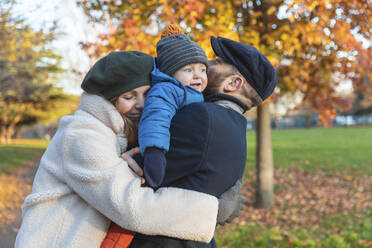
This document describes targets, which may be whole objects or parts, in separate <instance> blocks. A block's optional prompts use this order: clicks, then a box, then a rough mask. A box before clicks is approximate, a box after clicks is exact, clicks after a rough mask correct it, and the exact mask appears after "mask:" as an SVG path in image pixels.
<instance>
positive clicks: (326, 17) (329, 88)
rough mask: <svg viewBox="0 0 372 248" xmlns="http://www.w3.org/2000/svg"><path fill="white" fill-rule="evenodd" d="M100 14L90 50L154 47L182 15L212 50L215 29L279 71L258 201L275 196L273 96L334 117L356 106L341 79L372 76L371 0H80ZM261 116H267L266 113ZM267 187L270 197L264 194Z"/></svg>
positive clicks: (264, 134)
mask: <svg viewBox="0 0 372 248" xmlns="http://www.w3.org/2000/svg"><path fill="white" fill-rule="evenodd" d="M78 4H79V5H80V6H82V7H83V9H84V10H85V13H86V14H87V15H88V16H89V17H90V19H91V20H92V21H93V22H99V23H101V24H104V23H106V24H108V25H109V28H108V32H107V33H104V34H101V35H100V36H99V37H98V38H99V39H98V41H97V42H96V43H89V44H83V46H84V47H85V48H86V49H87V51H88V53H89V54H90V55H91V56H96V57H100V56H102V54H104V53H107V52H108V51H111V50H116V49H118V50H141V51H144V52H148V53H150V54H153V55H154V51H155V44H156V42H157V41H158V40H159V31H160V30H161V29H162V28H163V27H164V26H165V24H167V23H179V24H180V26H181V27H183V28H185V30H186V31H189V32H190V37H191V38H192V39H194V40H195V41H197V42H198V43H199V44H200V45H201V46H202V47H203V48H204V49H205V51H206V52H207V54H208V55H210V56H211V55H213V52H212V50H211V47H210V43H209V37H210V36H211V35H214V36H223V37H228V38H230V39H233V40H237V41H241V42H244V43H246V44H249V45H252V46H255V47H256V48H258V50H260V51H261V52H262V53H263V54H264V55H266V56H267V57H268V59H269V60H270V61H271V63H272V64H273V65H274V66H275V67H276V70H277V73H278V87H277V89H276V91H275V94H274V96H273V97H272V98H271V99H269V100H267V101H266V102H265V104H264V105H262V106H260V107H259V108H258V116H259V121H258V124H259V125H257V132H258V134H257V137H258V140H257V144H258V146H257V148H258V149H257V159H256V160H257V178H258V184H257V185H258V186H257V187H258V189H257V192H258V200H257V206H261V207H269V206H271V205H272V204H273V202H274V201H273V194H272V191H273V190H272V187H273V163H272V156H271V154H272V149H271V134H270V128H269V126H268V125H269V123H270V122H269V121H267V119H269V118H270V117H269V115H268V111H269V107H268V105H269V104H270V101H275V100H276V99H278V97H280V96H282V95H285V94H300V95H301V96H302V102H303V104H306V106H311V107H312V109H314V110H315V111H317V112H318V113H319V120H320V122H321V124H323V125H324V126H329V125H331V120H332V118H334V117H335V114H336V109H337V108H341V109H347V108H349V107H350V106H349V104H348V102H346V101H344V99H342V98H341V97H339V96H338V95H337V94H336V91H335V87H336V86H337V85H338V84H340V83H342V80H346V79H349V80H351V81H352V82H353V85H354V87H355V88H356V89H360V88H361V79H362V78H363V77H369V78H371V73H372V70H371V62H370V60H369V58H370V57H371V55H372V54H371V53H372V49H371V47H367V48H365V47H362V42H361V41H360V40H358V37H361V38H362V39H363V38H364V39H367V40H370V39H371V37H370V32H371V27H370V23H371V19H370V17H371V16H372V15H371V9H372V8H371V1H369V0H368V1H358V0H350V1H341V0H326V1H316V0H256V1H249V0H228V1H226V0H174V1H166V0H149V1H135V0H128V1H116V0H106V1H100V0H93V1H87V0H80V1H78ZM260 118H262V119H261V121H260ZM263 194H264V195H265V197H263Z"/></svg>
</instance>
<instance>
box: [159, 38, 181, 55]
mask: <svg viewBox="0 0 372 248" xmlns="http://www.w3.org/2000/svg"><path fill="white" fill-rule="evenodd" d="M174 40H177V39H173V40H171V41H174ZM164 43H165V42H164ZM164 43H162V44H159V45H158V50H160V49H161V48H163V47H164ZM166 43H168V42H166ZM182 45H184V44H182V43H177V44H175V45H174V46H172V47H170V48H169V49H172V48H176V47H179V46H182ZM169 49H167V50H164V51H162V52H161V53H158V55H157V56H158V57H162V56H163V55H164V53H166V52H168V51H169Z"/></svg>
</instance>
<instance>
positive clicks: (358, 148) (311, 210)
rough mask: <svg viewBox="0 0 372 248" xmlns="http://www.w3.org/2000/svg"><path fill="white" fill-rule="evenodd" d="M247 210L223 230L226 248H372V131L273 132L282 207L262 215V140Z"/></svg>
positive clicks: (220, 236) (251, 153) (250, 137)
mask: <svg viewBox="0 0 372 248" xmlns="http://www.w3.org/2000/svg"><path fill="white" fill-rule="evenodd" d="M247 142H248V147H247V152H248V153H247V155H248V156H247V169H246V173H245V178H244V186H243V193H244V194H245V196H246V197H247V202H246V208H245V209H244V210H243V211H242V212H241V216H240V218H238V219H236V220H234V222H233V223H232V224H229V225H226V226H224V227H221V226H219V227H218V228H217V235H216V240H217V244H218V246H219V247H220V248H224V247H226V248H246V247H265V248H266V247H267V248H271V247H283V248H287V247H288V248H289V247H314V248H315V247H324V248H354V247H372V128H371V127H348V128H346V127H345V128H344V127H337V128H329V129H326V128H312V129H291V130H273V131H272V142H273V152H274V164H275V187H274V191H275V205H274V206H273V207H272V208H271V209H255V208H254V207H253V204H254V199H255V196H254V193H255V192H254V191H255V190H254V188H255V180H256V179H255V133H254V132H253V131H249V132H248V133H247Z"/></svg>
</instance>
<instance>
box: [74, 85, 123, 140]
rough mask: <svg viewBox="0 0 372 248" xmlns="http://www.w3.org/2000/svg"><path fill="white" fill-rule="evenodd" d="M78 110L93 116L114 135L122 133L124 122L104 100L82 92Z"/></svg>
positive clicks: (112, 106)
mask: <svg viewBox="0 0 372 248" xmlns="http://www.w3.org/2000/svg"><path fill="white" fill-rule="evenodd" d="M79 109H80V110H83V111H85V112H88V113H89V114H91V115H93V116H94V117H95V118H97V119H98V120H100V121H101V122H102V123H103V124H105V125H106V126H108V127H109V128H111V129H112V130H113V131H114V133H116V134H122V133H123V131H124V121H123V118H122V117H121V115H120V113H119V112H118V111H117V110H116V108H115V107H114V105H112V104H111V103H110V102H109V101H107V100H106V99H105V98H103V97H101V96H98V95H94V94H88V93H86V92H83V94H82V95H81V102H80V104H79Z"/></svg>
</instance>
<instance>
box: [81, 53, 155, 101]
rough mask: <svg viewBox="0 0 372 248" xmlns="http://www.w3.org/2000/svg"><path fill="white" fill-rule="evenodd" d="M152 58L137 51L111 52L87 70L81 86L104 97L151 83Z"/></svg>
mask: <svg viewBox="0 0 372 248" xmlns="http://www.w3.org/2000/svg"><path fill="white" fill-rule="evenodd" d="M153 65H154V59H153V58H152V57H151V56H150V55H148V54H145V53H141V52H137V51H120V52H111V53H110V54H108V55H107V56H105V57H103V58H101V59H100V60H98V61H97V62H96V63H95V64H94V65H93V67H92V68H91V69H90V70H89V71H88V73H87V75H85V78H84V80H83V83H82V84H81V88H82V89H83V90H84V91H86V92H88V93H90V94H96V95H102V96H103V97H104V98H106V99H108V100H109V99H111V98H113V97H116V96H119V95H121V94H123V93H125V92H127V91H130V90H133V89H135V88H137V87H140V86H144V85H151V80H150V74H151V71H152V69H153Z"/></svg>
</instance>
